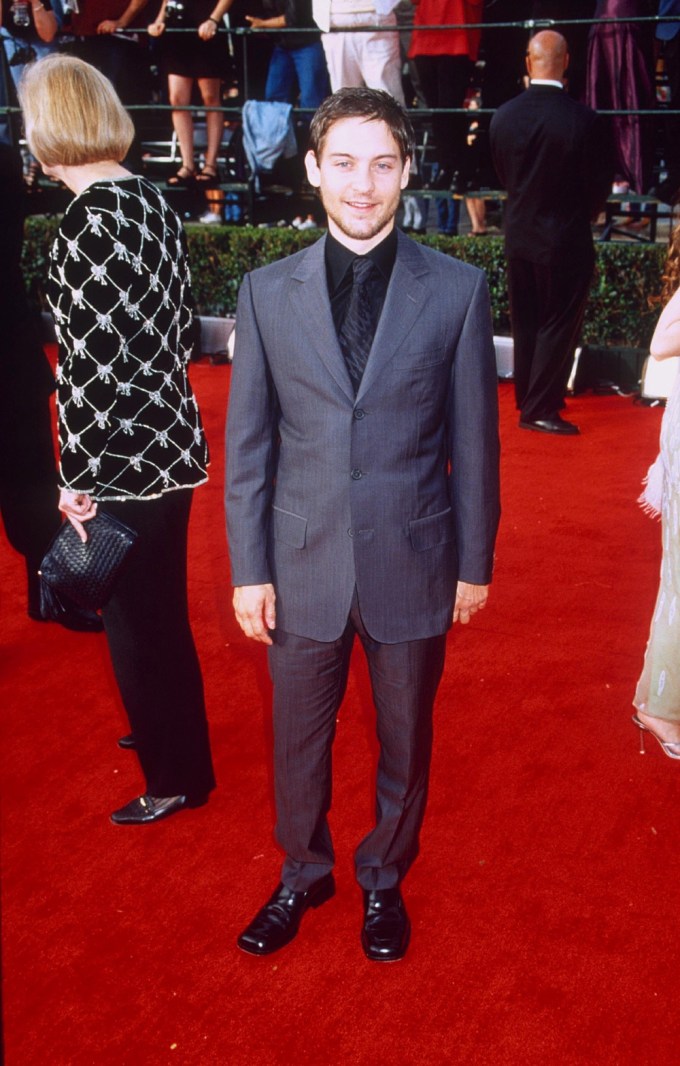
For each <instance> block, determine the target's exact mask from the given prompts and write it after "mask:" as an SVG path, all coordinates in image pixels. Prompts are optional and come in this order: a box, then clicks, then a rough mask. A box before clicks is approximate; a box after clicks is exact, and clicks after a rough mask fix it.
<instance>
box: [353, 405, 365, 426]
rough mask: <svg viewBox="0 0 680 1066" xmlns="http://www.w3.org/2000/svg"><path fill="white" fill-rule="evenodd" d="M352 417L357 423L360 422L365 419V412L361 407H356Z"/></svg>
mask: <svg viewBox="0 0 680 1066" xmlns="http://www.w3.org/2000/svg"><path fill="white" fill-rule="evenodd" d="M354 417H355V418H356V420H357V422H360V421H361V419H362V418H365V417H366V412H365V411H364V409H363V408H362V407H357V409H356V411H355V412H354Z"/></svg>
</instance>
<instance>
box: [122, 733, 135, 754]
mask: <svg viewBox="0 0 680 1066" xmlns="http://www.w3.org/2000/svg"><path fill="white" fill-rule="evenodd" d="M118 747H119V748H125V750H126V751H127V750H128V749H129V748H136V747H137V743H136V741H135V735H134V733H128V735H127V736H126V737H121V738H120V740H119V741H118Z"/></svg>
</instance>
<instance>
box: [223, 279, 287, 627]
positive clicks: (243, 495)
mask: <svg viewBox="0 0 680 1066" xmlns="http://www.w3.org/2000/svg"><path fill="white" fill-rule="evenodd" d="M236 323H237V325H236V345H235V352H234V362H233V366H232V375H231V385H230V392H229V411H228V414H227V471H226V492H225V508H226V514H227V537H228V541H229V557H230V560H231V577H232V583H233V585H234V610H235V613H236V618H237V620H238V623H239V625H240V626H241V628H242V629H243V632H244V633H245V634H246V636H247V637H250V638H251V639H253V640H259V641H262V642H263V643H265V644H269V643H271V637H270V636H269V632H268V631H269V630H272V629H274V628H275V626H276V609H275V604H276V594H275V590H274V586H273V583H272V575H271V570H270V567H269V558H268V550H267V541H268V529H269V521H270V514H271V504H272V496H273V491H274V479H275V470H276V457H277V446H278V401H277V396H276V390H275V387H274V383H273V381H272V377H271V372H270V370H269V366H268V361H267V356H266V353H265V350H264V345H263V343H262V338H261V336H260V330H259V326H258V322H257V317H256V313H255V307H254V301H253V295H252V283H251V279H250V277H249V276H248V275H246V278H245V280H244V282H243V284H242V286H241V291H240V293H239V298H238V307H237V310H236Z"/></svg>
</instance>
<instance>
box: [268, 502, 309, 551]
mask: <svg viewBox="0 0 680 1066" xmlns="http://www.w3.org/2000/svg"><path fill="white" fill-rule="evenodd" d="M272 533H273V535H274V539H275V540H280V541H282V543H283V544H288V545H289V546H290V547H291V548H304V546H305V538H306V536H307V519H306V518H301V517H300V515H298V514H293V512H292V511H282V510H281V508H280V507H272Z"/></svg>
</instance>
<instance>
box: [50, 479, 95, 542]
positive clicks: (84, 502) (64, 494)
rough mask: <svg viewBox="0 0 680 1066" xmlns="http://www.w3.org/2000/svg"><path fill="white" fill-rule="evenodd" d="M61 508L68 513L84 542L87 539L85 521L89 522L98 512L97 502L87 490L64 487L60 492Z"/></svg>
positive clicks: (70, 520) (67, 515) (64, 512)
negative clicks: (78, 490)
mask: <svg viewBox="0 0 680 1066" xmlns="http://www.w3.org/2000/svg"><path fill="white" fill-rule="evenodd" d="M59 510H60V511H61V512H62V513H63V514H65V515H66V517H67V518H68V520H69V522H70V523H71V525H72V526H73V528H74V529H75V530H76V531H77V533H78V536H79V537H80V539H81V540H82V542H83V544H84V543H85V541H86V540H87V533H86V532H85V527H84V526H83V522H89V520H90V519H91V518H94V516H95V515H96V513H97V504H96V503H95V502H94V500H93V499H92V497H91V496H88V495H87V493H85V492H71V491H70V490H69V489H62V490H61V492H60V493H59Z"/></svg>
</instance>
